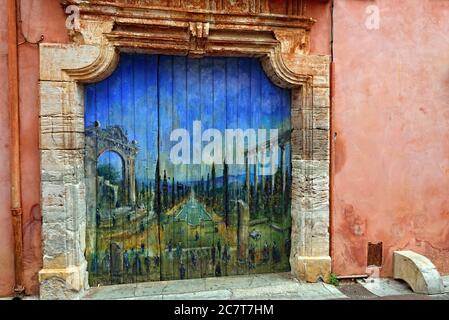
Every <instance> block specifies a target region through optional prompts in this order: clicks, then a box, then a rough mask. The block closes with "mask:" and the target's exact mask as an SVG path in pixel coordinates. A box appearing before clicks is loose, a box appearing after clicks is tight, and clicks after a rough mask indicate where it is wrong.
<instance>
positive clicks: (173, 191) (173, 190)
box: [171, 177, 176, 208]
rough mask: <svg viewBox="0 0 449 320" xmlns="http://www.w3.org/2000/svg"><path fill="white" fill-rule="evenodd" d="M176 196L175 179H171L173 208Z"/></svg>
mask: <svg viewBox="0 0 449 320" xmlns="http://www.w3.org/2000/svg"><path fill="white" fill-rule="evenodd" d="M175 203H176V196H175V177H173V178H171V206H172V208H173V207H174V206H175Z"/></svg>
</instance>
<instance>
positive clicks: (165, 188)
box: [162, 170, 168, 210]
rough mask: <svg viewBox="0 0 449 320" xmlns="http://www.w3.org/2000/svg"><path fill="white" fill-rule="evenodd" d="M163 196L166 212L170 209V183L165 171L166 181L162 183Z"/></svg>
mask: <svg viewBox="0 0 449 320" xmlns="http://www.w3.org/2000/svg"><path fill="white" fill-rule="evenodd" d="M162 195H163V205H164V210H167V209H168V182H167V172H166V171H165V170H164V181H163V183H162Z"/></svg>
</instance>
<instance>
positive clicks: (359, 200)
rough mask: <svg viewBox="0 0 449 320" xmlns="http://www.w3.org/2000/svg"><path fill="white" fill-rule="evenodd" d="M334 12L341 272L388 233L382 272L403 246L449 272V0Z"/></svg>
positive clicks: (347, 3)
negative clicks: (373, 25) (373, 16)
mask: <svg viewBox="0 0 449 320" xmlns="http://www.w3.org/2000/svg"><path fill="white" fill-rule="evenodd" d="M369 5H376V6H377V8H378V9H379V17H380V20H379V21H380V25H379V29H378V30H375V29H374V30H368V29H367V28H366V26H365V22H366V20H367V18H368V17H369V16H370V15H369V14H367V11H366V10H367V7H368V6H369ZM368 12H370V11H369V10H368ZM334 21H335V23H334V54H335V55H334V62H335V98H334V102H335V103H334V108H333V110H332V125H333V133H335V134H336V137H335V139H334V138H333V139H332V140H333V141H332V143H333V145H332V147H333V157H332V167H333V171H332V172H333V184H332V187H331V188H332V190H333V191H332V199H333V201H332V211H331V212H332V215H333V216H332V218H333V234H332V237H333V238H332V242H333V249H334V250H333V267H334V268H333V269H334V272H335V273H336V274H339V275H354V274H364V273H365V272H366V264H367V244H368V242H372V243H377V242H382V243H383V258H384V259H383V260H384V261H383V265H382V270H381V275H384V276H391V275H392V260H393V259H392V258H393V251H395V250H402V249H410V250H414V251H416V252H418V253H421V254H423V255H425V256H427V257H428V258H430V259H431V260H432V262H433V263H434V264H435V265H436V266H437V268H438V270H439V271H440V272H441V273H443V274H449V1H446V0H437V1H435V0H373V1H361V0H336V1H335V8H334Z"/></svg>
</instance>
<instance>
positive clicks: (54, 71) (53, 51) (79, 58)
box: [39, 43, 100, 81]
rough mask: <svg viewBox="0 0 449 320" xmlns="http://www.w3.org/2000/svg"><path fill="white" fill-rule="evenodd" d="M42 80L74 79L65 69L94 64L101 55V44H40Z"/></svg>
mask: <svg viewBox="0 0 449 320" xmlns="http://www.w3.org/2000/svg"><path fill="white" fill-rule="evenodd" d="M39 48H40V80H47V81H72V79H71V78H70V77H69V75H68V74H67V73H66V72H65V71H64V70H69V69H81V68H84V67H86V66H89V65H92V64H93V63H94V62H95V61H96V59H97V58H98V57H99V56H100V46H96V45H72V44H49V43H43V44H41V45H40V47H39Z"/></svg>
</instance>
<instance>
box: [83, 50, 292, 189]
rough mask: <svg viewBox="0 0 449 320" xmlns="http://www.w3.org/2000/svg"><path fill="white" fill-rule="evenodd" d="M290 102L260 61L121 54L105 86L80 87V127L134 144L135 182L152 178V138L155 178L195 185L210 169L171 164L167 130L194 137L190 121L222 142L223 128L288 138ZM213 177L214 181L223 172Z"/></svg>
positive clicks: (219, 170)
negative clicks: (115, 132) (117, 133)
mask: <svg viewBox="0 0 449 320" xmlns="http://www.w3.org/2000/svg"><path fill="white" fill-rule="evenodd" d="M290 99H291V98H290V91H289V90H287V89H282V88H279V87H277V86H275V85H274V84H273V83H271V81H270V80H269V79H268V78H267V76H266V75H265V73H264V72H263V70H262V67H261V65H260V62H259V60H258V59H252V58H202V59H192V58H187V57H175V56H162V55H142V54H122V55H121V58H120V63H119V66H118V68H117V69H116V71H115V72H114V73H113V74H112V75H111V76H110V77H109V78H107V79H105V80H103V81H101V82H99V83H95V84H89V85H87V86H86V104H85V105H86V117H85V119H86V120H85V121H86V123H85V125H86V126H91V125H92V124H93V123H94V121H96V120H97V121H99V122H100V124H101V126H102V127H106V126H109V125H120V126H122V127H123V128H124V129H125V130H126V133H127V135H128V138H129V140H136V141H137V142H138V146H139V153H138V156H137V159H136V160H137V161H136V174H137V178H138V180H142V181H144V180H152V179H153V178H154V170H155V162H156V160H157V156H158V137H159V154H160V160H161V169H162V171H161V172H163V170H166V171H167V175H168V176H170V177H172V176H173V175H174V177H175V179H176V180H177V181H185V180H199V179H201V176H204V177H205V176H207V173H208V172H210V166H208V165H205V164H202V165H176V166H175V165H173V164H172V163H171V162H170V160H169V154H170V149H171V147H172V146H173V145H174V144H175V142H171V141H170V133H171V132H172V130H174V129H177V128H184V129H187V130H188V131H189V132H190V133H191V136H192V124H193V121H195V120H199V121H201V122H202V129H203V130H206V129H208V128H215V129H218V130H220V131H221V132H222V133H223V135H224V130H225V129H226V128H230V129H233V128H240V129H243V130H245V129H248V128H254V129H256V130H257V129H274V128H278V129H279V131H280V132H281V131H283V130H289V128H290V101H291V100H290ZM158 126H159V132H158ZM191 138H192V137H191ZM205 144H206V143H204V145H205ZM288 153H289V151H288ZM108 159H116V157H109V156H108V157H101V158H100V161H101V163H106V162H108V161H111V163H112V164H113V165H114V166H117V165H118V164H119V160H117V159H116V160H108ZM229 170H230V174H231V175H237V174H241V173H243V172H244V168H243V166H241V165H232V166H230V168H229ZM216 171H217V176H220V175H221V174H222V165H220V164H218V165H217V166H216Z"/></svg>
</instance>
